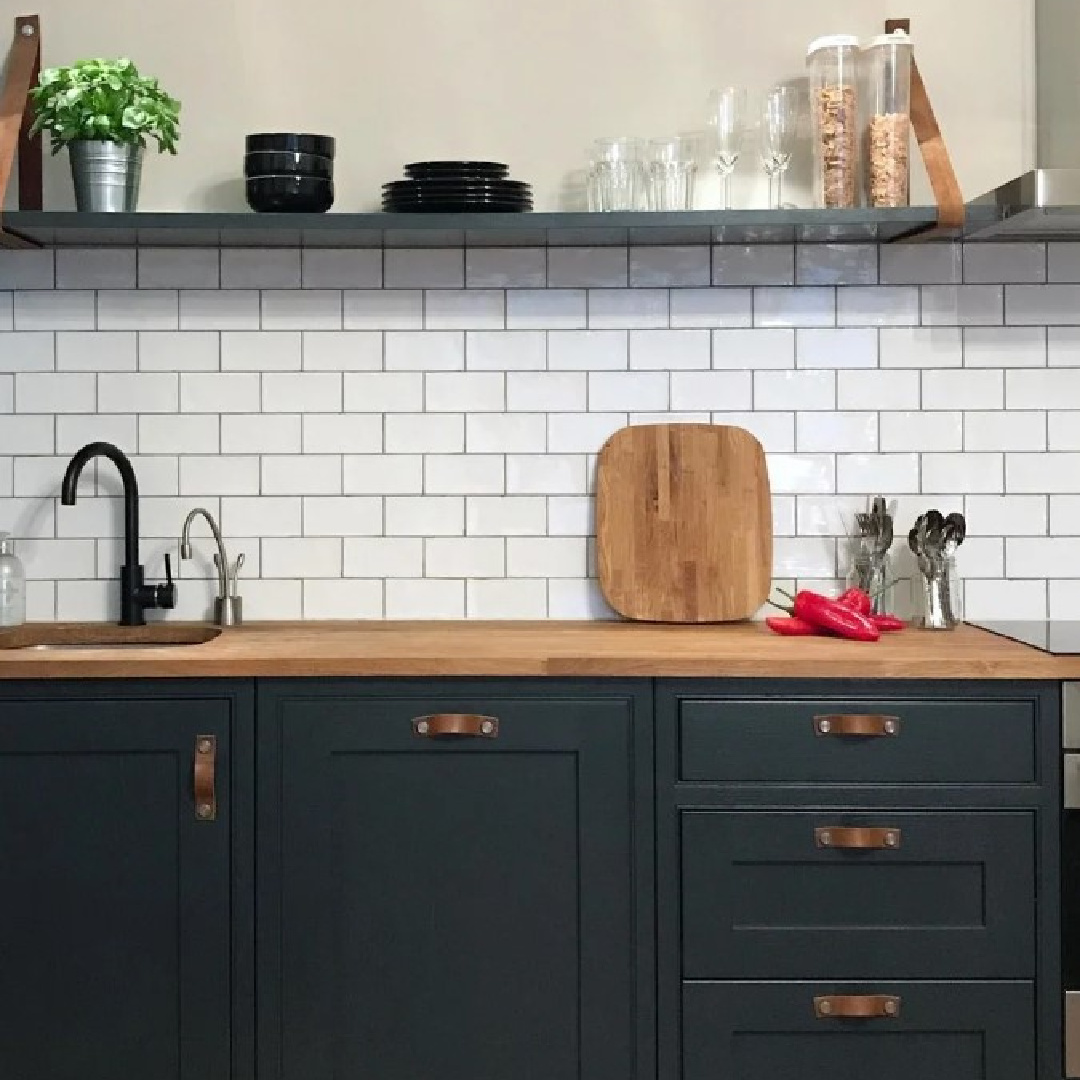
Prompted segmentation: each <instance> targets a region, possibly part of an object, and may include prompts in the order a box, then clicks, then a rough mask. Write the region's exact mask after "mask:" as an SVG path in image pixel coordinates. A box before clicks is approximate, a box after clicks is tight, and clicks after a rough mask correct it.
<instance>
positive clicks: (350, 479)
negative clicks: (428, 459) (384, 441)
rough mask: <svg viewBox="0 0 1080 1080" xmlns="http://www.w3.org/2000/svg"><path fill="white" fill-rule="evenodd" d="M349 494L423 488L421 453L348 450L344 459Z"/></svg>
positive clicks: (400, 492)
mask: <svg viewBox="0 0 1080 1080" xmlns="http://www.w3.org/2000/svg"><path fill="white" fill-rule="evenodd" d="M344 466H345V467H344V490H345V494H346V495H408V494H410V493H413V492H415V493H416V494H420V493H421V492H422V491H423V490H424V459H423V458H422V457H421V456H420V455H419V454H349V455H346V457H345V463H344Z"/></svg>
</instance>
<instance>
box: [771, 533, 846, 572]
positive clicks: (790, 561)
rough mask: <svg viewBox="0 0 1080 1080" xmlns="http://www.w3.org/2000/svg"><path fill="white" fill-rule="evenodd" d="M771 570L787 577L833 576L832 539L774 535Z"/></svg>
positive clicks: (834, 556) (833, 544)
mask: <svg viewBox="0 0 1080 1080" xmlns="http://www.w3.org/2000/svg"><path fill="white" fill-rule="evenodd" d="M773 573H774V574H775V575H776V576H778V577H789V578H835V577H836V574H837V570H836V540H835V538H833V537H824V536H820V537H819V536H814V537H777V538H776V539H775V540H774V541H773Z"/></svg>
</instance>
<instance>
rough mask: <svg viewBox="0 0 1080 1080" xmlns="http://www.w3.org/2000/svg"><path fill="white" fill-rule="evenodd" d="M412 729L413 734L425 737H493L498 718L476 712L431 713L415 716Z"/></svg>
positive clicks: (496, 730) (496, 735)
mask: <svg viewBox="0 0 1080 1080" xmlns="http://www.w3.org/2000/svg"><path fill="white" fill-rule="evenodd" d="M412 729H413V734H414V735H419V736H421V737H422V738H426V739H445V738H453V739H494V738H497V737H498V734H499V720H498V717H495V716H481V715H480V714H478V713H432V714H431V715H430V716H418V717H416V719H415V720H413V722H412Z"/></svg>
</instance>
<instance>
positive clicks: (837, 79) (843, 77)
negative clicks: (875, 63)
mask: <svg viewBox="0 0 1080 1080" xmlns="http://www.w3.org/2000/svg"><path fill="white" fill-rule="evenodd" d="M858 54H859V39H858V38H856V37H855V36H854V35H851V34H833V35H831V36H829V37H821V38H818V39H817V40H816V41H813V42H811V43H810V47H809V49H807V52H806V64H807V67H808V68H809V69H810V117H811V121H812V123H813V129H814V193H815V196H816V198H817V203H818V205H819V206H824V207H826V208H828V209H841V208H847V207H852V206H855V205H857V202H858V193H859V137H858V89H857V88H858V71H857V69H858Z"/></svg>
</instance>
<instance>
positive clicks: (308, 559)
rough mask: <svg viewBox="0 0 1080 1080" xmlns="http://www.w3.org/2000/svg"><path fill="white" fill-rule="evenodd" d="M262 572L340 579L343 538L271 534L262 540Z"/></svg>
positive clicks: (266, 573) (272, 574)
mask: <svg viewBox="0 0 1080 1080" xmlns="http://www.w3.org/2000/svg"><path fill="white" fill-rule="evenodd" d="M262 575H263V577H269V578H292V577H304V578H305V579H306V578H340V577H341V538H340V537H336V536H335V537H329V536H328V537H304V538H300V537H270V538H268V539H266V540H263V542H262Z"/></svg>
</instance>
